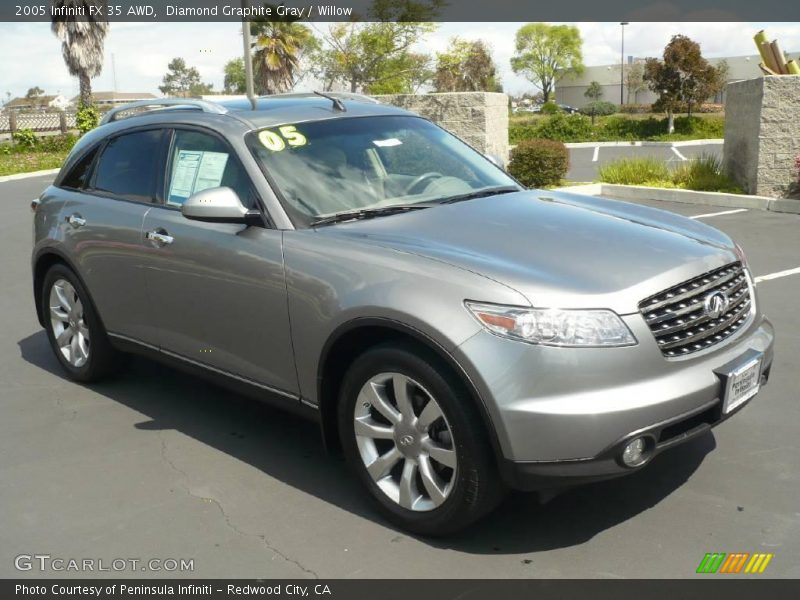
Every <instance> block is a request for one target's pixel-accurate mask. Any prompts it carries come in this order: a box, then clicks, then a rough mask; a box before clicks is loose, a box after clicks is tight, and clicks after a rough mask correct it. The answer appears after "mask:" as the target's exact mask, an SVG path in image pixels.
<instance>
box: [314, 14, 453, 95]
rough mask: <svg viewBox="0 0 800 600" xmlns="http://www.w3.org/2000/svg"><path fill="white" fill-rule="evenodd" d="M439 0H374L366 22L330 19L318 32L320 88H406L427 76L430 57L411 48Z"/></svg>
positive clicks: (427, 29)
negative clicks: (320, 38) (321, 31)
mask: <svg viewBox="0 0 800 600" xmlns="http://www.w3.org/2000/svg"><path fill="white" fill-rule="evenodd" d="M442 5H443V0H430V1H429V2H421V1H418V0H375V1H374V2H373V4H372V7H371V8H370V10H369V14H368V19H369V22H361V21H357V20H353V21H349V22H344V23H334V24H332V25H330V26H329V28H328V30H327V32H326V33H323V34H322V38H323V42H324V47H323V48H321V49H320V51H319V52H318V53H317V55H316V56H315V57H314V61H313V62H314V64H315V65H316V69H315V74H316V75H317V77H318V78H319V79H321V80H322V81H323V82H324V83H325V86H326V89H331V88H332V87H333V86H334V85H335V84H337V83H341V84H342V85H344V86H346V87H347V88H349V89H350V91H351V92H358V91H365V92H367V93H373V94H375V93H402V92H412V91H414V89H415V87H419V85H421V83H422V82H424V81H425V79H426V77H427V78H429V77H430V74H431V73H430V59H429V57H428V56H427V55H424V54H421V53H418V52H414V51H413V50H412V47H413V46H414V44H416V43H417V42H418V41H419V40H420V38H421V37H422V35H424V34H425V33H429V32H431V31H433V30H435V28H436V25H435V24H433V23H430V22H429V21H430V20H431V19H433V18H434V17H435V16H436V15H437V14H438V12H439V10H440V9H441V7H442Z"/></svg>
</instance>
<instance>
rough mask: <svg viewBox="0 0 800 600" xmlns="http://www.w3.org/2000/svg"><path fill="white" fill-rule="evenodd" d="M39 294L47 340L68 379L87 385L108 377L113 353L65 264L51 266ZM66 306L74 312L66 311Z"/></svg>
mask: <svg viewBox="0 0 800 600" xmlns="http://www.w3.org/2000/svg"><path fill="white" fill-rule="evenodd" d="M54 288H57V289H56V290H54ZM40 292H41V302H42V311H43V313H44V322H45V330H46V331H47V339H48V340H49V341H50V347H51V349H52V350H53V353H54V354H55V355H56V358H57V359H58V362H60V363H61V366H62V367H63V368H64V370H65V371H66V372H67V375H68V376H69V378H70V379H73V380H75V381H80V382H82V383H90V382H93V381H99V380H101V379H103V378H104V377H107V376H108V375H109V374H111V372H112V371H113V370H114V366H115V364H117V361H115V358H116V351H115V350H114V349H113V348H112V347H111V344H110V342H109V341H108V336H107V335H106V332H105V329H104V328H103V324H102V323H101V321H100V318H99V317H98V315H97V312H96V311H95V308H94V304H93V303H92V300H91V298H90V296H89V294H88V292H87V291H86V288H85V287H84V286H83V284H82V283H81V281H80V279H78V277H77V276H76V275H75V273H74V272H73V271H72V270H71V269H70V268H69V267H67V266H66V265H63V264H56V265H53V266H52V267H50V269H49V270H48V271H47V273H46V275H45V277H44V281H43V283H42V289H41V290H40ZM70 306H72V307H73V308H75V309H76V310H75V311H74V312H73V311H71V310H68V309H69V307H70ZM62 336H63V337H62ZM59 340H60V341H59ZM64 342H66V346H65V345H64Z"/></svg>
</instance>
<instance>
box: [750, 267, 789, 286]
mask: <svg viewBox="0 0 800 600" xmlns="http://www.w3.org/2000/svg"><path fill="white" fill-rule="evenodd" d="M789 275H800V267H797V268H796V269H786V270H785V271H778V272H777V273H770V274H769V275H761V276H760V277H756V279H755V281H756V283H759V282H761V281H769V280H770V279H780V278H781V277H788V276H789Z"/></svg>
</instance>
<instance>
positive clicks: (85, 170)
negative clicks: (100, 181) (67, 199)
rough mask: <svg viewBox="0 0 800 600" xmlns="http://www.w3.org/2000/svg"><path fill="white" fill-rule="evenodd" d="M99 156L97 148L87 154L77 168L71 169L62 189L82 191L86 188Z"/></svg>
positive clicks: (62, 184) (62, 183)
mask: <svg viewBox="0 0 800 600" xmlns="http://www.w3.org/2000/svg"><path fill="white" fill-rule="evenodd" d="M95 156H97V148H94V149H92V150H90V151H89V152H87V153H86V155H85V156H84V157H83V158H81V159H80V160H79V161H78V162H77V163H76V164H75V166H73V167H72V169H70V172H69V173H67V175H66V177H64V180H63V181H62V182H61V187H65V188H71V189H75V190H80V189H82V188H84V187H85V186H86V184H87V183H89V181H88V179H87V178H88V177H89V174H90V173H91V167H92V161H94V157H95Z"/></svg>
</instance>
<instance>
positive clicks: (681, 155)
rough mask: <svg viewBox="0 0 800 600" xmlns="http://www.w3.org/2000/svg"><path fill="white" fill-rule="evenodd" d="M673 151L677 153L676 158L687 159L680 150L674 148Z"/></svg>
mask: <svg viewBox="0 0 800 600" xmlns="http://www.w3.org/2000/svg"><path fill="white" fill-rule="evenodd" d="M671 150H672V151H673V152H674V153H675V156H677V157H678V158H680V159H681V160H686V157H685V156H684V155H683V154H681V151H680V150H678V149H677V148H676V147H675V146H673V147H672V148H671Z"/></svg>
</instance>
